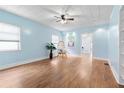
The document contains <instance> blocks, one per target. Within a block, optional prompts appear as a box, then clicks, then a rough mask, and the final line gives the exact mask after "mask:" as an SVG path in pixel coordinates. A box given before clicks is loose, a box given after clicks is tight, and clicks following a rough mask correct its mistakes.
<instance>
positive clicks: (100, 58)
mask: <svg viewBox="0 0 124 93" xmlns="http://www.w3.org/2000/svg"><path fill="white" fill-rule="evenodd" d="M93 59H98V60H103V61H108V59H105V58H100V57H93Z"/></svg>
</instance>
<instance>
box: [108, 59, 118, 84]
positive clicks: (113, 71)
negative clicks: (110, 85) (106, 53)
mask: <svg viewBox="0 0 124 93" xmlns="http://www.w3.org/2000/svg"><path fill="white" fill-rule="evenodd" d="M108 63H109V66H110V68H111V71H112V73H113V75H114V78H115V80H116V82H117V83H118V84H120V82H119V77H118V74H117V72H116V71H115V69H114V68H113V66H112V65H111V62H110V60H108Z"/></svg>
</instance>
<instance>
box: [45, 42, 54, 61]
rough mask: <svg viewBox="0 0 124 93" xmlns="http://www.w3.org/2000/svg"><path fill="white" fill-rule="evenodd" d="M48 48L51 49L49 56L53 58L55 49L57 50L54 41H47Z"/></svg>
mask: <svg viewBox="0 0 124 93" xmlns="http://www.w3.org/2000/svg"><path fill="white" fill-rule="evenodd" d="M46 48H47V49H48V50H50V54H49V58H50V59H52V58H53V50H56V47H55V45H54V44H53V43H47V45H46Z"/></svg>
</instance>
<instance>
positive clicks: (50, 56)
mask: <svg viewBox="0 0 124 93" xmlns="http://www.w3.org/2000/svg"><path fill="white" fill-rule="evenodd" d="M49 58H50V59H53V52H52V50H50V54H49Z"/></svg>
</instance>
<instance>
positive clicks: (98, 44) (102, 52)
mask: <svg viewBox="0 0 124 93" xmlns="http://www.w3.org/2000/svg"><path fill="white" fill-rule="evenodd" d="M108 27H109V25H108V24H103V25H98V26H93V27H88V28H79V29H74V30H71V31H68V32H64V35H66V34H67V33H69V32H75V33H76V41H75V47H74V48H72V49H70V51H71V53H73V54H74V55H80V54H81V35H82V34H83V33H92V35H93V56H94V57H98V58H104V59H107V58H108V33H107V30H108ZM99 29H102V30H103V31H101V32H99V31H97V30H99Z"/></svg>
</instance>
